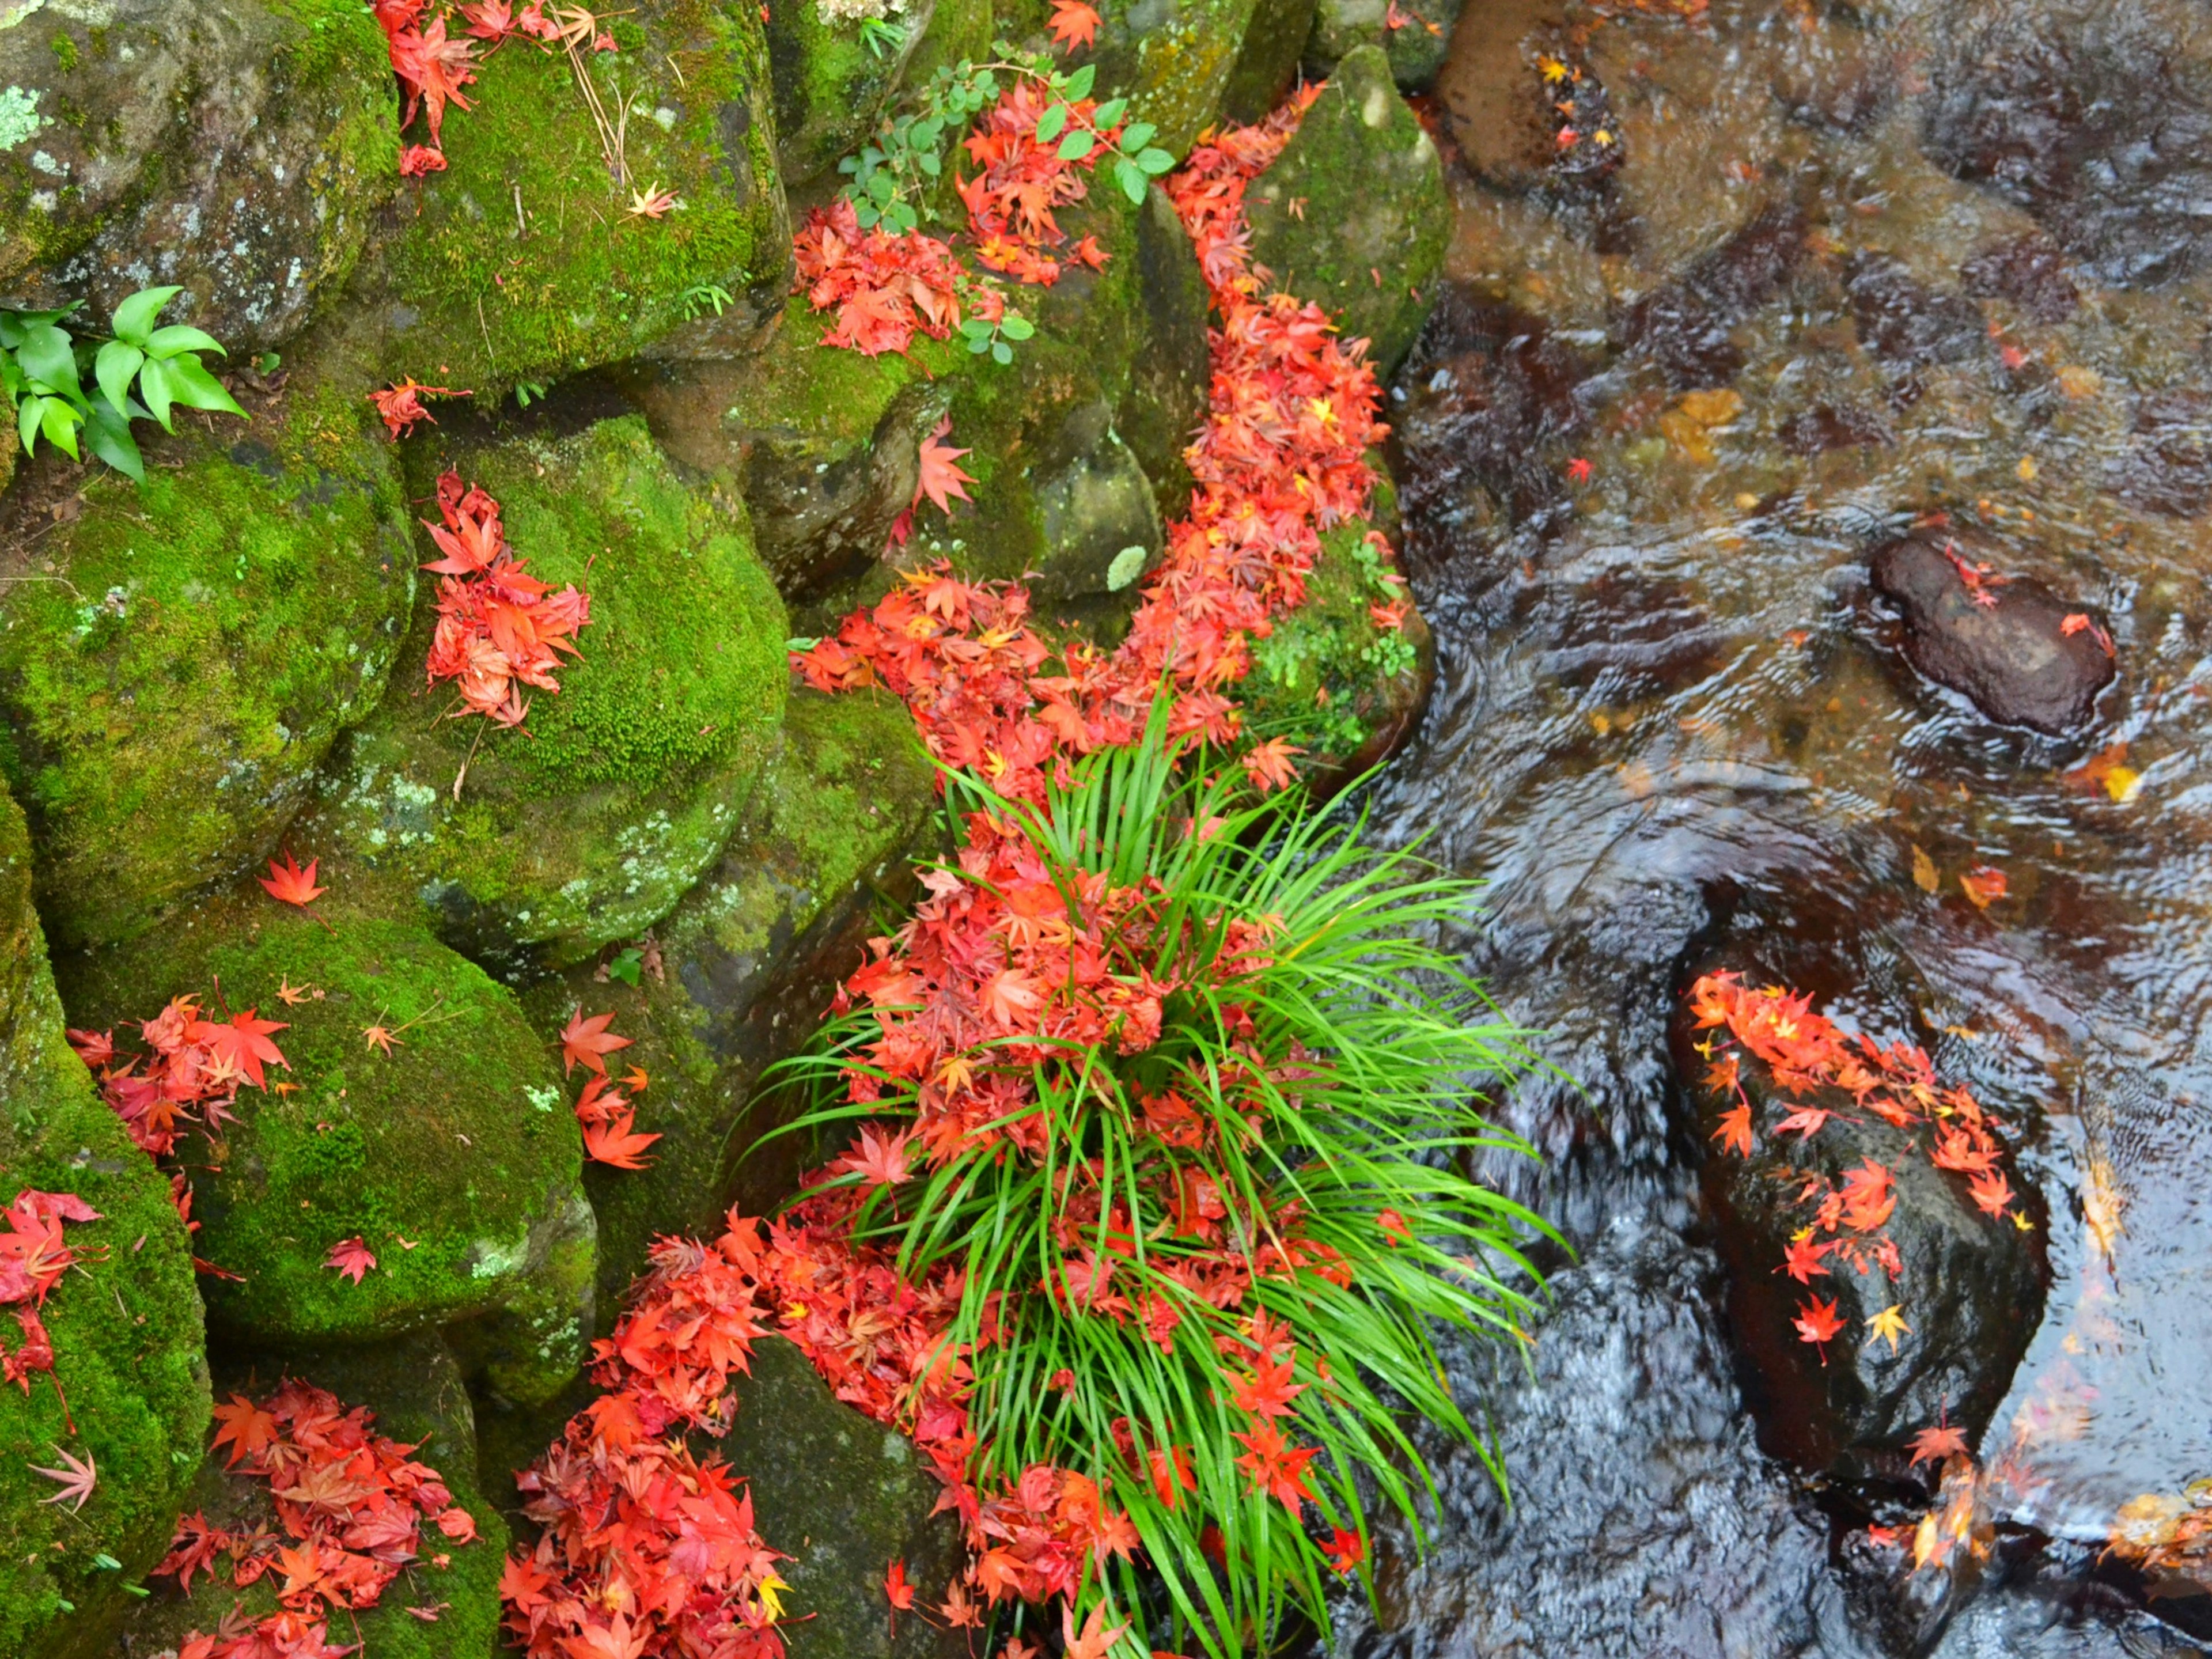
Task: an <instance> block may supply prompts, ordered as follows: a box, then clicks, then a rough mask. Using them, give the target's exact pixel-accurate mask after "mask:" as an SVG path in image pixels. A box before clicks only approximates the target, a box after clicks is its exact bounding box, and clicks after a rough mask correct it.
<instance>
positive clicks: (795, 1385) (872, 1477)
mask: <svg viewBox="0 0 2212 1659" xmlns="http://www.w3.org/2000/svg"><path fill="white" fill-rule="evenodd" d="M737 1395H738V1418H737V1425H736V1426H735V1427H734V1428H732V1430H731V1431H730V1433H729V1436H728V1437H727V1438H726V1439H725V1440H723V1441H721V1442H720V1443H719V1447H718V1449H719V1451H720V1455H722V1456H723V1457H725V1458H726V1459H727V1460H728V1462H729V1464H730V1466H731V1468H734V1469H736V1470H738V1472H740V1473H741V1474H744V1475H745V1476H747V1477H748V1478H749V1483H750V1489H751V1492H752V1500H753V1513H754V1515H755V1516H756V1517H757V1520H758V1522H759V1526H760V1532H761V1536H762V1538H763V1540H764V1541H766V1542H767V1543H768V1545H769V1547H770V1548H772V1549H775V1550H780V1551H781V1552H782V1553H784V1554H786V1555H787V1556H789V1557H790V1558H791V1559H789V1560H788V1561H787V1562H785V1563H783V1564H782V1565H781V1566H780V1567H779V1568H778V1571H779V1572H781V1574H782V1576H783V1577H785V1578H787V1579H788V1580H789V1581H790V1583H791V1591H790V1594H789V1595H788V1596H787V1598H786V1601H785V1605H786V1607H787V1608H788V1609H789V1612H788V1613H787V1614H786V1618H787V1620H793V1619H800V1618H803V1619H805V1620H807V1622H806V1623H805V1624H803V1625H796V1626H793V1627H794V1628H796V1629H798V1630H802V1631H805V1632H807V1634H808V1636H809V1637H810V1638H812V1643H813V1644H816V1645H818V1647H819V1648H820V1650H822V1651H823V1652H824V1653H836V1654H849V1655H852V1656H854V1659H927V1656H932V1655H938V1656H944V1659H956V1656H960V1655H964V1654H965V1653H966V1652H967V1647H966V1644H964V1643H963V1640H962V1639H961V1637H960V1635H959V1633H958V1632H954V1631H952V1630H951V1629H941V1628H938V1627H935V1626H933V1624H932V1623H931V1622H930V1621H928V1620H924V1619H922V1618H921V1617H919V1616H916V1617H913V1618H903V1617H902V1618H901V1619H899V1620H897V1621H896V1633H894V1631H893V1625H892V1621H891V1620H890V1619H888V1618H886V1617H885V1616H884V1611H885V1610H884V1595H883V1588H884V1563H886V1562H890V1561H903V1562H905V1564H906V1569H907V1577H908V1580H909V1581H910V1582H911V1583H913V1584H914V1585H915V1588H916V1589H917V1590H918V1591H919V1594H918V1595H917V1596H916V1598H915V1599H916V1601H917V1603H923V1602H927V1603H935V1602H937V1601H943V1600H944V1599H945V1588H946V1586H947V1585H949V1584H950V1583H951V1582H952V1580H953V1578H954V1577H956V1576H957V1573H958V1572H959V1571H960V1569H961V1567H962V1565H963V1551H962V1548H961V1542H960V1529H959V1526H958V1523H957V1520H956V1519H955V1517H954V1516H952V1515H951V1514H950V1513H947V1514H944V1515H934V1516H933V1514H932V1513H931V1511H932V1510H933V1508H934V1507H935V1505H936V1504H937V1500H938V1496H939V1493H940V1492H942V1491H943V1490H944V1488H943V1487H942V1486H940V1485H939V1482H938V1480H937V1477H936V1475H935V1474H933V1472H932V1470H931V1466H930V1463H929V1461H928V1460H927V1458H925V1457H924V1456H923V1455H921V1452H919V1451H917V1450H916V1449H915V1446H914V1443H913V1442H912V1441H910V1440H908V1438H907V1437H905V1436H904V1435H902V1434H900V1433H898V1432H897V1431H895V1430H892V1429H888V1428H885V1427H884V1425H881V1424H880V1423H877V1422H875V1421H873V1420H872V1419H868V1418H866V1417H863V1416H862V1415H861V1414H860V1413H858V1412H856V1411H854V1409H853V1408H852V1407H850V1406H848V1405H845V1404H843V1403H842V1402H841V1401H839V1400H838V1399H837V1398H836V1396H835V1395H832V1394H831V1393H830V1391H829V1385H828V1384H827V1383H824V1382H823V1380H822V1378H821V1376H819V1375H818V1374H817V1372H816V1371H815V1370H814V1367H813V1366H812V1365H811V1364H808V1363H807V1360H806V1357H805V1355H804V1354H802V1353H800V1352H799V1350H798V1349H797V1348H796V1347H794V1346H792V1345H791V1344H790V1343H788V1342H786V1341H784V1340H781V1338H778V1337H769V1338H767V1339H765V1340H762V1341H760V1342H758V1343H757V1344H756V1345H755V1346H754V1348H753V1356H752V1374H751V1376H748V1377H744V1378H742V1379H740V1380H739V1382H738V1385H737Z"/></svg>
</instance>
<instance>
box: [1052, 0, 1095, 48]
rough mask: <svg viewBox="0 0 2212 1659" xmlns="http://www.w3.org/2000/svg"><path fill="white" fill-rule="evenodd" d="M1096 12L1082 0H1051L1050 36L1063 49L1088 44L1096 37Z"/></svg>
mask: <svg viewBox="0 0 2212 1659" xmlns="http://www.w3.org/2000/svg"><path fill="white" fill-rule="evenodd" d="M1099 21H1100V20H1099V16H1098V14H1097V12H1096V11H1095V10H1093V9H1091V7H1089V6H1086V5H1085V4H1084V3H1083V0H1052V38H1053V39H1054V40H1056V41H1058V42H1059V43H1060V48H1061V49H1062V50H1063V51H1067V52H1073V50H1074V49H1075V48H1076V47H1078V46H1090V45H1091V44H1092V43H1093V42H1094V41H1096V40H1097V39H1098V24H1099Z"/></svg>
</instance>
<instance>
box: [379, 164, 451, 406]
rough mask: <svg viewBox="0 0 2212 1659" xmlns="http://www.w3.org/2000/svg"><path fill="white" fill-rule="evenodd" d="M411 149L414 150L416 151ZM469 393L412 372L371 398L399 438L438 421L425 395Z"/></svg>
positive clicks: (440, 395)
mask: <svg viewBox="0 0 2212 1659" xmlns="http://www.w3.org/2000/svg"><path fill="white" fill-rule="evenodd" d="M415 149H422V146H421V145H419V144H418V145H416V146H415ZM423 153H424V154H425V155H437V152H436V151H435V150H424V151H423ZM410 154H412V151H410ZM445 160H446V158H445V157H444V156H442V155H440V156H438V165H439V166H440V167H443V166H444V165H445ZM467 396H469V393H467V392H456V391H454V390H453V388H452V387H451V386H424V385H423V384H422V382H421V381H420V380H416V379H415V378H414V377H413V376H412V375H410V376H409V377H408V378H407V379H406V380H402V381H400V382H399V384H398V385H397V386H386V387H385V388H384V389H383V390H382V391H381V392H370V393H369V394H368V400H369V402H371V403H372V404H375V405H376V412H377V415H378V416H380V418H381V419H382V420H383V422H384V425H385V428H386V430H387V431H389V432H390V433H391V434H392V439H393V441H395V442H396V441H398V440H399V439H401V438H404V437H405V436H406V435H408V434H409V433H410V432H411V431H413V430H414V429H415V427H416V423H417V422H422V421H428V422H430V424H431V425H432V426H435V425H437V424H438V417H437V416H435V415H433V414H431V413H430V411H429V410H427V409H425V408H423V407H422V399H423V398H465V397H467Z"/></svg>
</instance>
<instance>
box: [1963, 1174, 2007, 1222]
mask: <svg viewBox="0 0 2212 1659" xmlns="http://www.w3.org/2000/svg"><path fill="white" fill-rule="evenodd" d="M1966 1190H1967V1192H1968V1193H1969V1194H1972V1198H1973V1200H1974V1203H1975V1206H1977V1207H1978V1209H1979V1210H1980V1211H1981V1212H1982V1213H1983V1214H1984V1215H2002V1214H2003V1213H2004V1212H2005V1206H2007V1205H2008V1204H2009V1203H2011V1202H2012V1200H2013V1190H2012V1183H2011V1182H2008V1181H2007V1180H2006V1179H2005V1178H2004V1174H2003V1172H2002V1170H1985V1171H1984V1172H1983V1173H1982V1174H1979V1175H1977V1176H1974V1177H1972V1179H1971V1180H1969V1181H1968V1182H1966Z"/></svg>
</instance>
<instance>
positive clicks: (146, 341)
mask: <svg viewBox="0 0 2212 1659" xmlns="http://www.w3.org/2000/svg"><path fill="white" fill-rule="evenodd" d="M183 291H184V290H183V289H181V288H174V287H172V288H148V289H140V290H139V291H138V292H137V293H136V294H134V295H131V297H130V298H129V299H127V300H125V301H124V302H123V303H122V304H121V305H119V306H118V307H116V308H115V318H114V321H113V324H112V326H113V328H114V330H115V337H114V338H112V339H109V340H104V341H103V340H99V339H95V338H93V337H79V336H75V335H72V334H70V332H69V331H67V330H66V329H64V328H63V327H62V322H63V320H64V319H65V318H67V317H69V316H70V314H71V313H74V312H75V311H76V307H75V306H65V307H63V308H62V309H61V310H59V311H0V388H4V390H5V391H6V392H7V394H8V400H9V404H10V405H11V406H12V407H13V408H14V409H15V424H16V431H17V434H18V435H20V436H21V439H22V442H23V451H24V453H26V454H34V453H37V447H38V441H39V440H40V438H44V439H45V440H46V441H47V442H48V443H51V444H52V445H53V446H54V447H55V448H57V449H58V450H60V451H61V452H62V453H64V454H65V455H67V456H68V457H69V458H70V459H71V460H79V459H82V455H81V454H80V453H79V451H78V447H77V441H78V435H79V434H80V432H81V433H82V435H83V437H84V441H85V442H86V443H88V445H89V446H90V447H91V449H92V453H94V455H96V456H98V457H99V458H100V459H101V460H103V461H105V462H106V463H107V464H108V465H110V466H112V467H113V468H114V469H115V470H116V471H118V472H122V473H126V474H128V475H129V476H130V477H132V478H134V479H137V480H139V481H141V482H143V480H144V478H145V477H146V466H145V462H144V460H143V459H142V458H141V457H140V455H139V453H138V441H137V439H136V438H134V437H132V436H131V422H133V421H140V420H146V419H149V418H150V419H153V420H155V421H159V422H161V428H162V429H163V430H164V431H167V432H173V431H175V430H176V424H175V421H174V418H173V414H172V411H173V409H174V408H175V407H176V406H177V405H178V404H183V405H184V406H185V408H187V409H204V410H219V411H221V412H222V413H224V414H228V415H237V416H243V415H244V414H245V413H246V411H245V410H243V409H240V407H239V406H238V402H237V400H236V399H235V398H233V397H232V396H231V395H230V393H229V392H228V391H226V390H225V389H224V387H223V385H222V381H220V380H216V377H215V376H214V375H213V374H210V373H209V372H208V370H207V368H206V366H205V365H204V363H202V362H200V356H199V355H200V353H202V352H203V351H212V352H215V353H216V354H217V355H219V356H225V355H228V354H227V353H224V351H223V349H222V345H220V344H219V343H217V342H216V340H215V338H214V337H212V336H210V335H208V334H205V333H203V332H202V331H200V330H198V329H197V328H192V327H190V326H187V325H185V324H182V323H172V324H170V325H167V326H166V327H161V328H156V327H155V321H156V319H158V318H159V317H160V316H161V309H162V307H165V306H167V304H168V303H169V301H171V300H173V299H174V298H176V296H177V295H179V294H181V293H182V292H183ZM87 367H89V368H91V371H92V378H93V380H94V384H95V386H96V388H97V391H98V393H99V395H98V396H97V397H94V396H93V395H92V394H91V393H89V392H87V391H86V390H85V386H84V374H83V371H84V370H85V368H87Z"/></svg>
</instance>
